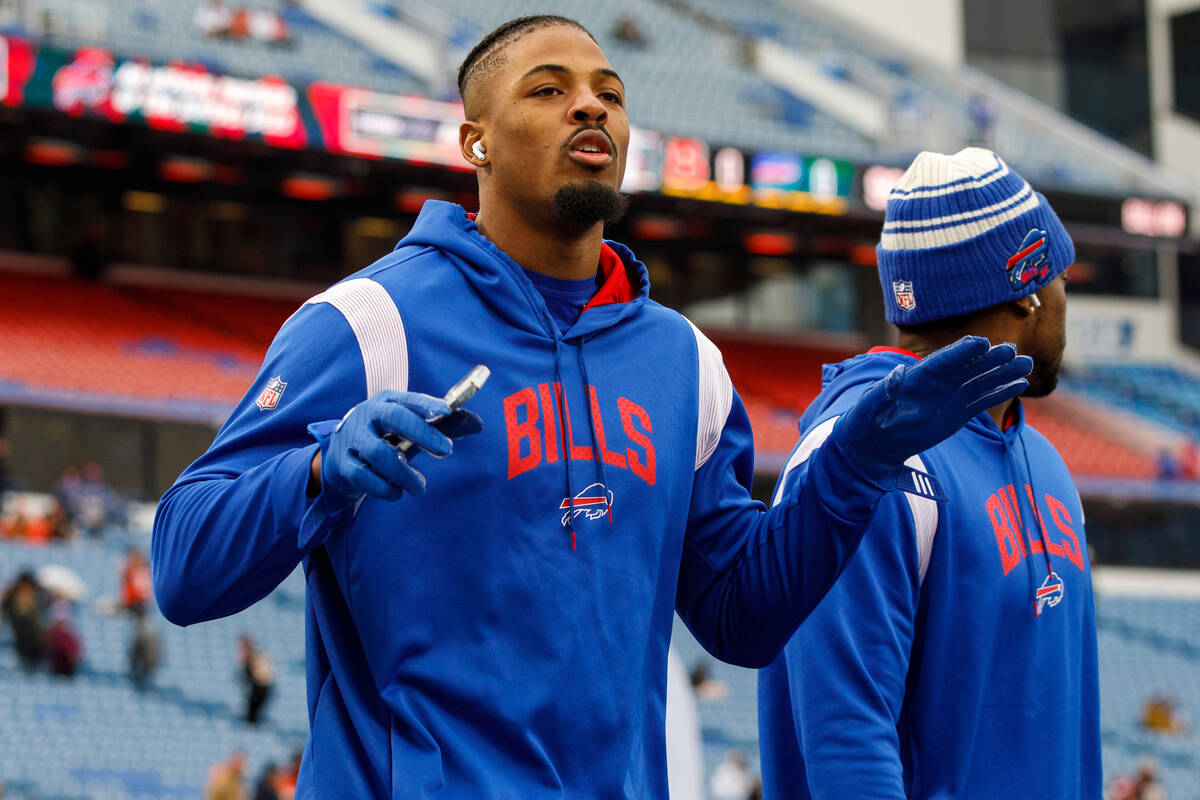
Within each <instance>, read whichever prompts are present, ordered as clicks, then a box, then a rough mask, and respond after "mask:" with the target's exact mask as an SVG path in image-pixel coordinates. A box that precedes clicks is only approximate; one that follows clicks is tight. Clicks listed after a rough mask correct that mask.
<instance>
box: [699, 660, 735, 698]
mask: <svg viewBox="0 0 1200 800" xmlns="http://www.w3.org/2000/svg"><path fill="white" fill-rule="evenodd" d="M690 678H691V681H692V691H694V692H695V693H696V699H698V700H724V699H725V698H726V697H728V696H729V685H728V684H727V683H725V682H724V681H718V680H714V679H713V677H712V675H711V674H710V673H709V671H708V665H707V664H704V663H700V664H697V665H696V666H695V667H693V668H692V674H691V676H690Z"/></svg>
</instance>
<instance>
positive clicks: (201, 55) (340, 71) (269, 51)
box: [26, 0, 443, 95]
mask: <svg viewBox="0 0 1200 800" xmlns="http://www.w3.org/2000/svg"><path fill="white" fill-rule="evenodd" d="M200 5H201V4H200V3H197V2H192V0H130V2H106V3H94V2H90V0H34V2H31V3H29V4H28V6H29V7H30V9H31V12H32V13H30V14H29V21H30V23H31V24H29V25H27V26H26V27H27V28H28V29H29V30H30V32H31V33H34V34H40V33H43V31H46V32H47V33H48V34H49V35H48V36H46V38H48V39H49V40H50V41H51V42H52V43H55V44H58V45H59V46H62V45H68V46H76V47H82V46H88V45H92V46H94V45H96V44H101V45H105V46H108V47H111V48H112V49H114V50H115V51H117V52H118V53H119V54H123V55H142V56H145V57H146V58H150V59H152V60H155V61H159V62H163V63H167V62H175V61H189V62H193V63H200V64H204V65H205V66H207V67H208V68H210V69H212V70H215V71H218V72H226V73H229V74H232V75H244V76H248V77H254V76H259V75H281V76H282V77H284V78H286V79H288V80H292V81H296V82H299V83H307V82H309V81H314V80H325V81H332V82H335V83H337V82H340V83H346V84H349V85H353V86H363V87H365V88H368V89H378V90H380V91H387V92H395V93H401V94H402V93H416V94H424V95H433V94H436V93H437V92H438V91H439V90H440V89H441V88H443V87H431V86H429V85H428V84H426V83H425V82H423V81H421V80H420V79H419V78H418V77H416V76H415V75H412V74H410V73H408V72H405V71H403V70H401V69H400V68H398V67H397V66H395V65H394V64H393V63H391V62H386V61H384V60H382V59H379V58H378V57H376V56H374V55H373V54H371V53H370V52H369V51H366V50H364V49H363V48H362V47H361V46H360V45H359V44H358V42H356V41H354V40H352V39H349V38H347V37H345V36H343V35H341V34H339V33H337V32H336V31H333V30H331V29H330V28H328V27H326V26H325V25H322V24H321V23H320V22H318V21H316V20H315V19H313V18H312V17H310V16H309V15H308V14H305V13H304V11H303V9H302V8H301V7H298V6H296V5H294V4H286V3H280V2H274V3H237V2H230V3H228V4H227V5H228V6H230V7H237V6H254V7H255V8H259V7H275V8H277V9H279V11H280V12H281V13H282V15H283V17H284V19H285V21H286V22H287V23H288V25H289V29H290V32H291V36H290V38H289V42H288V43H287V44H272V43H267V42H260V41H255V40H254V39H251V38H243V39H236V40H234V39H227V38H221V37H206V36H205V35H204V33H203V32H202V31H201V30H200V29H199V27H198V26H197V25H196V23H195V20H194V18H195V15H196V11H197V7H198V6H200Z"/></svg>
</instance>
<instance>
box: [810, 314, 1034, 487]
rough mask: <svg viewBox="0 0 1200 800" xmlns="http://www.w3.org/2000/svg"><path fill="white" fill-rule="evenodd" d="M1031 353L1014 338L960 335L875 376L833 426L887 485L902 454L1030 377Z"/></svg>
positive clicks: (938, 437)
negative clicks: (1020, 351)
mask: <svg viewBox="0 0 1200 800" xmlns="http://www.w3.org/2000/svg"><path fill="white" fill-rule="evenodd" d="M1032 368H1033V359H1031V358H1030V357H1029V356H1019V355H1017V348H1016V347H1014V346H1013V345H1011V344H998V345H996V346H995V347H990V346H989V343H988V340H987V339H985V338H983V337H981V336H964V337H963V338H962V339H959V340H958V341H957V342H955V343H954V344H952V345H948V346H946V347H943V348H942V349H941V350H938V351H936V352H934V353H932V354H930V355H928V356H926V357H925V358H924V359H922V360H921V361H920V362H918V363H916V364H901V365H899V366H897V367H896V368H895V369H893V370H892V371H891V372H890V373H888V375H887V376H886V377H884V378H883V379H881V380H879V381H876V383H875V385H874V386H872V387H871V388H870V389H868V390H867V391H865V392H864V393H863V394H862V395H861V396H860V397H859V398H858V401H857V402H856V403H855V404H854V405H853V406H852V407H851V408H850V410H849V411H847V412H846V413H845V414H843V415H842V416H841V417H840V418H839V419H838V421H837V423H835V424H834V427H833V431H832V433H831V434H830V435H831V436H832V437H833V438H834V439H835V440H836V441H837V443H838V445H839V446H840V448H841V450H842V452H843V453H845V455H846V457H847V458H848V459H849V460H850V462H851V463H852V464H853V465H854V466H855V467H857V468H858V470H859V472H860V473H861V474H862V475H863V476H865V477H866V478H868V479H870V480H873V481H875V482H876V483H879V484H880V485H882V486H884V487H886V488H892V487H893V486H894V484H895V479H896V478H897V477H898V475H899V472H900V468H901V467H902V466H903V464H904V461H905V459H907V458H909V457H910V456H913V455H916V454H917V453H920V452H921V451H922V450H926V449H928V448H930V447H933V446H934V445H935V444H937V443H938V442H940V441H942V440H943V439H945V438H947V437H949V436H951V435H952V434H954V433H955V432H957V431H958V429H959V428H961V427H962V426H963V425H965V424H967V422H968V421H969V420H970V419H971V418H972V417H974V416H975V415H976V414H978V413H979V412H980V411H984V410H985V409H988V408H991V407H992V406H995V405H998V404H1000V403H1002V402H1004V401H1005V400H1008V399H1009V398H1012V397H1016V396H1017V395H1019V394H1020V393H1021V392H1023V391H1025V388H1026V387H1027V386H1028V385H1029V381H1027V380H1025V378H1024V376H1025V375H1028V374H1029V370H1031V369H1032Z"/></svg>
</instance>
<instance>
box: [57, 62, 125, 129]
mask: <svg viewBox="0 0 1200 800" xmlns="http://www.w3.org/2000/svg"><path fill="white" fill-rule="evenodd" d="M112 85H113V57H112V56H111V55H109V54H108V52H107V51H105V50H101V49H100V48H98V47H85V48H83V49H81V50H80V51H79V52H78V53H77V54H76V56H75V60H74V61H72V62H71V63H70V64H67V65H66V66H64V67H61V68H60V69H59V70H58V72H56V73H54V78H53V80H52V81H51V91H52V93H53V96H54V107H55V108H57V109H60V110H62V111H67V112H70V113H73V114H76V113H79V112H80V111H83V110H84V109H85V108H98V107H100V106H102V105H104V103H105V101H107V100H108V96H109V93H110V92H111V91H112Z"/></svg>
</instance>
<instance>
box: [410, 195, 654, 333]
mask: <svg viewBox="0 0 1200 800" xmlns="http://www.w3.org/2000/svg"><path fill="white" fill-rule="evenodd" d="M410 246H415V247H435V248H437V249H438V250H441V251H442V252H444V253H445V254H446V255H447V256H449V257H450V259H451V261H452V262H453V263H454V264H455V266H457V267H458V269H459V270H460V271H461V272H462V274H463V275H464V277H466V279H467V280H468V281H469V282H470V283H471V285H472V286H474V287H475V289H476V290H477V291H478V292H479V295H480V297H482V298H483V300H484V302H485V303H487V304H488V305H489V306H490V307H491V308H492V310H493V311H494V312H495V313H496V314H497V315H498V316H499V317H501V318H502V319H504V320H505V321H506V322H508V323H509V324H510V325H513V326H515V327H517V328H520V329H522V330H526V331H531V332H534V333H538V334H541V335H542V336H545V337H546V338H550V339H557V338H559V336H558V331H557V326H556V325H555V323H554V321H553V320H552V319H551V317H550V312H549V311H548V310H547V309H546V302H545V300H543V299H542V296H541V294H539V293H538V291H537V289H536V288H535V287H534V285H533V284H532V283H531V282H530V280H529V278H528V277H527V276H526V275H525V271H524V270H523V269H522V268H521V265H520V264H518V263H517V262H515V261H513V260H512V258H511V257H510V256H509V255H508V254H507V253H505V252H503V251H502V250H501V249H500V248H498V247H497V246H496V245H495V244H494V243H492V241H491V240H490V239H488V238H487V237H486V236H484V235H483V234H482V233H480V232H479V228H478V226H477V225H476V224H475V220H474V219H473V215H469V214H467V212H466V210H465V209H464V208H463V207H462V206H460V205H457V204H455V203H446V202H442V201H439V200H429V201H427V202H426V203H425V205H424V207H423V208H422V209H421V214H420V215H419V216H418V217H417V221H416V223H415V224H414V225H413V228H412V230H411V231H409V233H408V235H407V236H405V237H404V238H403V239H402V240H400V243H399V244H397V245H396V248H397V249H399V248H401V247H410ZM597 267H598V269H599V271H600V274H601V286H600V288H599V290H598V291H597V292H596V297H595V298H593V300H592V302H591V303H589V304H588V306H587V308H586V309H585V310H584V312H583V313H582V314H580V316H579V320H578V321H577V322H576V323H575V324H574V325H573V326H572V327H571V328H570V329H569V330H568V331H567V332H566V334H565V335H563V336H562V338H563V339H565V340H571V339H578V338H583V337H585V336H588V335H590V334H592V333H595V332H597V331H599V330H602V329H604V328H608V327H611V326H613V325H616V324H617V323H619V322H620V321H621V320H623V319H625V318H626V317H628V316H630V315H632V314H635V313H636V312H637V311H638V310H639V309H640V308H641V306H642V305H643V304H644V303H645V302H646V300H647V299H648V298H649V296H650V277H649V273H648V272H647V271H646V267H645V265H643V264H642V263H641V262H640V261H638V260H637V259H636V258H634V256H633V253H632V252H631V251H630V250H629V248H627V247H625V246H624V245H622V244H619V243H617V242H611V241H607V240H605V242H604V245H603V247H602V250H601V255H600V263H599V264H598V265H597Z"/></svg>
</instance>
